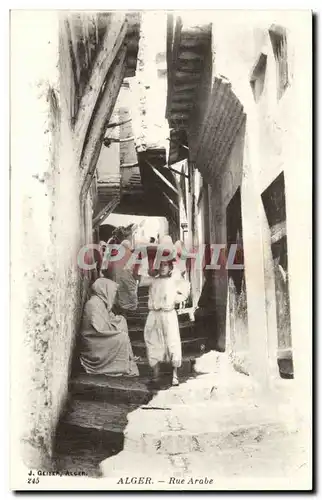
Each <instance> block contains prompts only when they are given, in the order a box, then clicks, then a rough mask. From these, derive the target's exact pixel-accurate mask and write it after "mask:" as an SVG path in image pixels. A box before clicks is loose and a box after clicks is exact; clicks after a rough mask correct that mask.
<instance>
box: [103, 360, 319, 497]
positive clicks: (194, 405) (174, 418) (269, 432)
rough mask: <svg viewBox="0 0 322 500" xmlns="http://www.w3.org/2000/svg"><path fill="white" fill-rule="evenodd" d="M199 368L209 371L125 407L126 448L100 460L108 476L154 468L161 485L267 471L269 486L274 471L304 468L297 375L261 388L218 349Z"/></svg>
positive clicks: (296, 473) (289, 473)
mask: <svg viewBox="0 0 322 500" xmlns="http://www.w3.org/2000/svg"><path fill="white" fill-rule="evenodd" d="M196 369H197V370H199V371H201V372H208V373H205V374H200V375H199V376H197V377H196V378H195V379H192V380H188V381H186V382H185V383H183V384H182V385H180V387H178V388H170V389H168V390H166V391H160V392H159V393H158V394H157V395H156V396H154V397H153V399H152V400H151V401H150V402H149V403H148V404H147V405H144V406H141V407H140V408H139V409H136V410H135V411H133V412H132V413H129V414H128V416H127V418H128V425H127V427H126V429H125V431H124V449H123V451H122V452H121V453H119V454H117V455H115V456H114V457H112V458H109V459H106V460H105V461H103V462H102V464H101V470H102V474H103V476H105V477H115V478H121V477H125V476H147V475H149V476H151V477H152V478H153V480H154V482H155V486H154V487H156V488H158V485H159V486H160V484H162V483H163V484H164V482H165V483H166V484H168V482H169V478H171V477H172V478H176V479H173V481H177V484H180V481H181V480H182V479H183V480H184V481H185V482H186V481H187V480H189V477H194V478H204V477H208V478H212V479H213V480H214V481H217V480H218V478H226V479H229V478H232V479H233V478H236V477H239V478H244V479H245V478H254V479H259V478H266V479H267V486H268V487H269V484H270V483H271V484H273V483H272V481H273V480H274V479H275V478H279V479H280V480H281V479H282V480H285V481H288V480H290V482H291V483H292V481H293V483H294V482H295V480H296V479H298V478H299V477H300V476H301V475H303V474H305V473H306V471H307V466H308V460H309V459H308V456H307V454H306V453H305V448H304V447H303V446H302V436H303V434H302V432H301V425H300V420H299V417H298V415H297V414H296V410H295V408H294V407H293V406H292V405H291V402H292V389H291V388H292V387H293V386H292V385H290V384H292V381H286V380H285V381H280V382H279V383H278V385H277V387H276V388H275V390H274V392H273V393H272V394H269V393H268V392H267V391H266V392H265V393H263V392H261V391H260V389H259V388H258V387H256V386H254V385H253V383H252V380H251V378H250V377H247V376H245V375H241V374H238V373H236V372H235V371H234V370H232V369H231V367H230V365H229V363H228V362H227V358H226V356H225V355H224V354H218V353H214V352H212V353H208V354H206V355H204V356H203V357H202V358H200V360H198V362H197V367H196ZM209 371H210V372H211V373H209ZM287 384H289V385H287ZM293 385H294V384H293Z"/></svg>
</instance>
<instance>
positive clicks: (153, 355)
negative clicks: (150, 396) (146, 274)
mask: <svg viewBox="0 0 322 500" xmlns="http://www.w3.org/2000/svg"><path fill="white" fill-rule="evenodd" d="M149 281H150V289H149V301H148V308H149V314H148V317H147V321H146V324H145V328H144V340H145V344H146V349H147V356H148V362H149V365H150V366H151V368H152V370H153V383H154V385H155V386H159V377H160V363H162V362H168V363H171V365H172V368H173V373H172V385H179V379H178V368H179V367H180V366H181V360H182V352H181V338H180V330H179V322H178V316H177V312H176V310H175V305H176V304H178V303H181V302H183V301H184V300H186V299H187V297H188V295H189V291H190V283H189V282H188V281H186V280H185V279H184V278H183V277H182V276H181V273H180V271H178V270H177V269H176V270H173V264H172V262H167V261H166V262H164V261H162V262H161V264H160V269H159V272H158V274H157V276H156V277H154V278H150V280H149Z"/></svg>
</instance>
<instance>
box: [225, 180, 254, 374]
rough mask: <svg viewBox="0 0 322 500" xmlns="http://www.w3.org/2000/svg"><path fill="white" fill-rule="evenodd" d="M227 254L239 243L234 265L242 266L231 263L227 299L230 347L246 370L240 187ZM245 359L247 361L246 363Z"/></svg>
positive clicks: (231, 208) (229, 214)
mask: <svg viewBox="0 0 322 500" xmlns="http://www.w3.org/2000/svg"><path fill="white" fill-rule="evenodd" d="M226 226H227V255H228V253H229V251H230V249H231V245H237V248H236V254H235V259H234V264H240V265H242V268H241V269H232V268H231V266H228V298H229V322H230V340H231V348H232V350H233V351H234V353H235V354H236V356H237V358H240V366H239V369H240V370H242V371H245V372H246V373H248V371H247V359H246V358H247V355H248V348H249V340H248V314H247V292H246V280H245V269H244V252H243V227H242V212H241V194H240V188H238V189H237V191H236V192H235V194H234V196H233V197H232V199H231V200H230V202H229V204H228V206H227V209H226ZM244 361H245V362H244Z"/></svg>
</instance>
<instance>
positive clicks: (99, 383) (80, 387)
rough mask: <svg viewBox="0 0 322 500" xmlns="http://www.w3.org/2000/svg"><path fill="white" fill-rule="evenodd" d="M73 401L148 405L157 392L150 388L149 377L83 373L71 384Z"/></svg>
mask: <svg viewBox="0 0 322 500" xmlns="http://www.w3.org/2000/svg"><path fill="white" fill-rule="evenodd" d="M69 392H70V394H71V397H72V398H73V399H84V400H88V401H108V402H109V403H111V404H118V403H124V404H129V403H132V404H138V405H140V404H146V403H147V402H148V401H150V399H151V398H152V397H153V395H154V394H156V393H157V391H153V390H151V389H150V388H149V378H148V377H145V378H144V377H134V378H130V377H110V376H106V375H89V374H87V373H82V374H79V375H77V376H75V377H74V378H73V379H72V380H71V381H70V384H69Z"/></svg>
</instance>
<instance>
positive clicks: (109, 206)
mask: <svg viewBox="0 0 322 500" xmlns="http://www.w3.org/2000/svg"><path fill="white" fill-rule="evenodd" d="M119 203H120V197H119V196H115V198H113V199H112V200H111V201H109V202H108V204H107V205H105V207H104V208H102V210H100V212H99V213H98V214H97V215H96V216H95V217H94V219H93V229H94V228H95V227H96V226H97V225H98V224H99V223H100V222H101V221H102V219H103V218H106V217H107V216H108V215H110V213H111V212H113V210H114V208H115V207H116V206H117V205H118V204H119Z"/></svg>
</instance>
